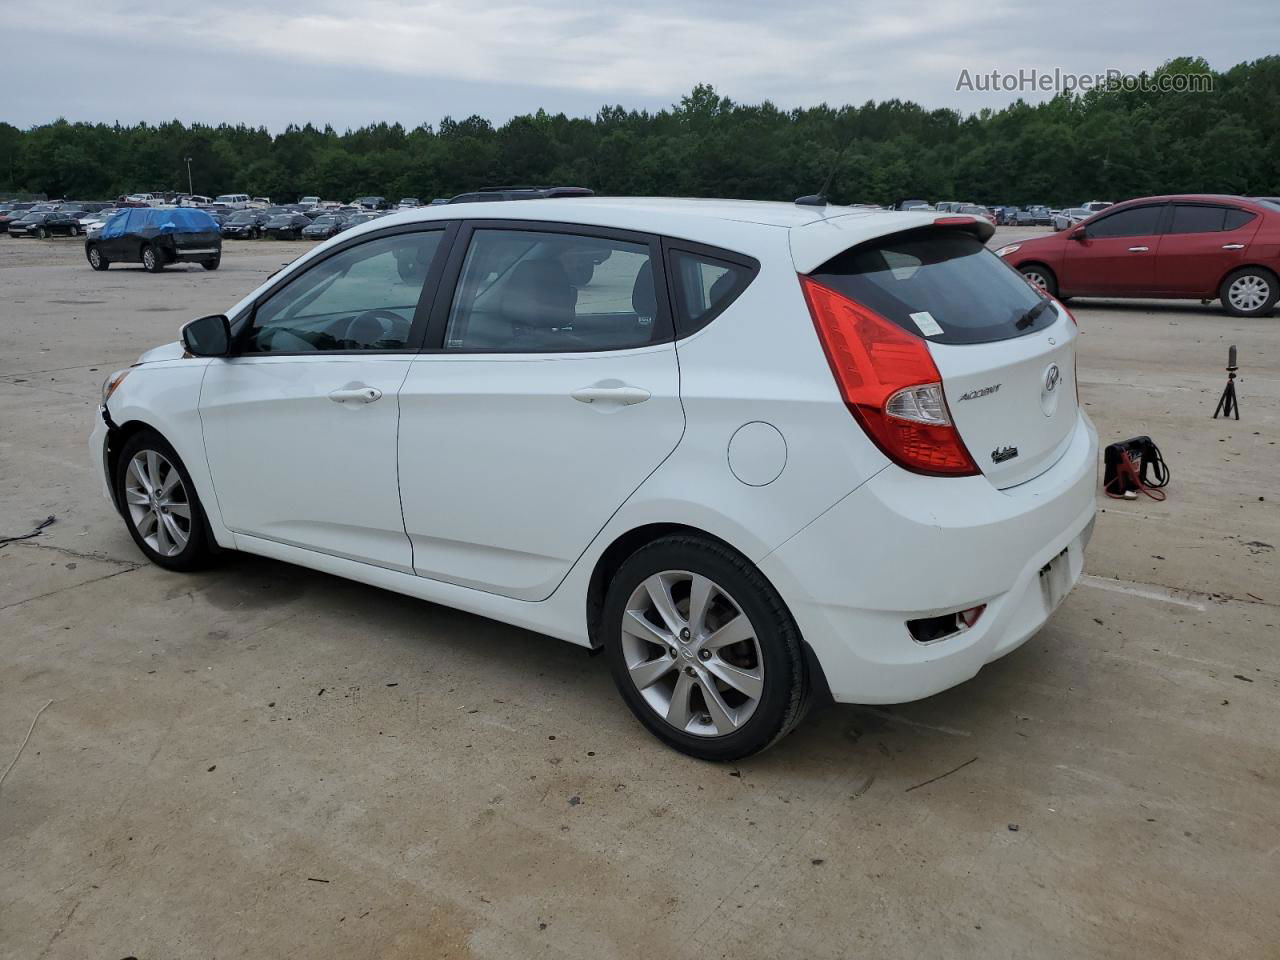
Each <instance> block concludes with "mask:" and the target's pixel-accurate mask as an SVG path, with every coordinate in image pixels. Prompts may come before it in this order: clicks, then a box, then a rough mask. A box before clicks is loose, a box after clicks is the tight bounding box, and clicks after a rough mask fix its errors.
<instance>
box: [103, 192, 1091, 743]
mask: <svg viewBox="0 0 1280 960" xmlns="http://www.w3.org/2000/svg"><path fill="white" fill-rule="evenodd" d="M991 229H992V228H991V227H990V225H989V224H988V223H986V222H985V221H984V220H981V219H976V218H973V217H964V216H955V215H944V216H939V215H937V214H934V213H894V212H868V211H863V210H853V209H850V208H838V207H812V206H798V205H791V204H775V203H748V202H736V201H708V200H660V199H606V198H574V199H564V200H557V199H550V200H541V201H538V202H536V203H519V204H510V203H507V204H503V203H478V204H469V205H467V206H466V207H458V206H433V207H425V208H421V209H417V210H413V211H406V212H404V213H401V214H397V215H393V216H389V217H384V218H381V219H378V220H376V221H374V222H371V223H368V224H365V225H363V226H360V227H357V228H354V229H352V230H351V231H349V232H346V233H342V234H340V235H338V236H337V237H335V238H334V239H332V240H330V241H329V242H327V243H324V244H322V245H320V246H318V247H317V248H315V249H314V250H312V251H310V252H309V253H308V254H306V255H304V256H303V257H301V258H299V259H298V260H296V261H294V262H293V263H292V264H290V265H289V266H288V267H286V268H285V269H284V270H283V271H282V272H280V273H279V274H277V275H275V276H274V277H272V278H271V279H270V280H268V281H267V282H266V283H265V284H264V285H263V286H262V287H260V288H259V289H257V290H255V291H254V292H253V293H252V294H250V295H249V296H248V297H246V298H245V299H244V300H243V301H241V302H240V303H239V304H237V305H236V306H235V307H234V308H233V309H231V310H230V311H229V312H228V314H227V315H226V316H222V315H217V316H212V317H203V318H201V319H199V320H194V321H192V322H191V323H190V324H188V325H187V326H186V327H185V328H184V329H183V340H184V342H183V343H175V344H171V345H169V346H164V347H159V348H157V349H155V350H152V351H150V352H148V353H145V354H143V356H142V357H141V358H140V360H139V361H138V363H137V364H135V365H134V366H133V367H130V368H129V369H127V370H123V371H120V372H118V373H115V374H113V375H112V376H111V377H109V378H108V380H107V382H106V384H104V389H103V403H102V407H101V409H100V411H99V416H98V418H97V422H96V425H95V429H94V431H93V439H92V450H93V456H94V459H95V462H96V464H97V466H98V468H99V469H100V470H102V471H103V476H104V477H105V479H106V485H107V492H108V496H109V497H110V498H111V499H112V501H113V503H114V504H115V505H116V507H117V508H118V510H119V511H120V513H121V514H122V516H123V517H124V520H125V522H126V524H127V525H128V528H129V531H130V533H131V534H132V536H133V538H134V540H135V541H136V542H137V544H138V546H139V547H140V549H141V550H142V552H143V553H145V554H146V555H147V556H148V557H149V558H150V559H151V560H153V561H154V562H155V563H158V564H160V565H161V566H164V567H168V568H170V569H175V570H190V569H193V568H195V567H197V566H199V565H200V564H201V563H202V562H203V561H205V560H206V559H207V558H208V557H209V555H210V553H211V552H213V551H215V550H218V549H233V550H244V551H247V552H251V553H257V554H261V555H263V556H268V557H274V558H277V559H279V560H285V561H288V562H291V563H298V564H302V565H304V566H308V567H312V568H315V569H317V570H323V571H326V572H329V573H333V574H337V575H340V576H345V577H350V578H352V579H355V580H360V581H363V582H365V583H370V584H374V585H377V586H380V587H385V588H387V589H389V590H395V591H398V592H401V593H405V594H409V595H412V596H415V597H420V598H422V599H425V600H430V601H433V602H437V603H442V604H446V605H449V606H454V607H458V608H461V609H464V610H469V611H472V612H474V613H478V614H483V615H485V616H488V617H493V618H495V619H498V620H502V621H506V622H507V623H512V624H516V625H518V626H521V627H525V628H528V629H531V630H536V631H539V632H541V633H546V634H551V635H553V636H556V637H560V638H562V639H565V640H568V641H571V642H573V643H577V644H581V645H583V646H585V647H595V648H600V647H603V649H604V651H605V652H606V653H607V654H608V659H609V662H610V664H611V667H612V672H613V675H614V678H615V680H616V681H617V685H618V688H619V690H620V691H621V693H622V696H623V698H624V699H625V700H626V702H627V704H628V705H629V706H630V707H631V709H632V710H633V711H634V712H635V713H636V715H637V716H638V717H639V718H640V720H641V721H642V722H643V723H644V724H645V726H647V727H648V728H649V729H650V730H651V731H652V732H653V733H655V734H656V735H657V736H658V737H660V738H661V739H662V740H664V741H666V742H667V743H668V744H670V745H672V746H674V747H676V748H677V749H680V750H683V751H685V752H686V753H690V754H692V755H694V756H698V757H703V758H707V759H732V758H736V757H741V756H744V755H746V754H749V753H752V752H754V751H757V750H760V749H763V748H764V747H766V746H768V745H769V744H770V743H772V742H773V741H775V740H777V739H778V738H779V737H781V736H782V735H784V734H785V733H786V732H787V731H788V730H789V729H791V727H792V726H793V725H794V724H795V723H796V722H797V721H798V720H799V719H800V717H801V716H802V715H803V713H804V710H805V707H806V704H807V703H808V702H809V700H810V698H811V696H812V695H814V694H818V695H826V694H828V693H829V694H830V695H831V696H833V697H834V699H836V700H838V701H846V702H860V703H892V702H900V701H906V700H912V699H916V698H919V697H925V696H928V695H930V694H933V693H936V692H938V691H940V690H944V689H946V688H947V687H950V686H952V685H954V684H957V683H960V682H961V681H963V680H966V679H968V678H969V677H972V676H973V675H974V674H975V673H977V672H978V670H979V669H980V668H981V667H982V666H983V664H986V663H989V662H991V661H992V660H994V659H996V658H997V657H1000V656H1002V655H1004V654H1006V653H1008V652H1009V651H1010V650H1013V649H1014V648H1015V647H1017V646H1018V645H1019V644H1021V643H1022V642H1023V641H1025V640H1026V639H1027V638H1028V637H1029V636H1031V635H1032V634H1033V633H1034V632H1035V631H1036V630H1038V629H1039V628H1040V626H1041V625H1042V624H1044V622H1045V620H1046V619H1047V618H1048V617H1049V615H1050V614H1051V613H1052V612H1053V610H1054V608H1055V607H1056V606H1057V605H1058V603H1060V602H1061V600H1062V598H1063V597H1064V596H1065V595H1066V593H1067V591H1068V590H1070V589H1071V587H1072V585H1073V584H1074V583H1075V581H1076V579H1077V578H1078V577H1079V575H1080V570H1081V565H1082V560H1083V551H1084V547H1085V544H1086V543H1087V541H1088V539H1089V535H1090V532H1091V531H1092V527H1093V518H1094V509H1095V507H1094V490H1095V474H1096V458H1097V437H1096V434H1095V432H1094V430H1093V428H1092V426H1091V425H1090V423H1089V421H1088V420H1087V419H1086V417H1085V416H1084V414H1083V412H1082V411H1081V410H1080V408H1079V405H1078V402H1077V395H1076V388H1075V339H1076V327H1075V323H1074V321H1073V319H1072V318H1071V316H1070V315H1069V314H1068V312H1067V310H1066V309H1065V308H1064V307H1063V306H1062V305H1061V304H1059V303H1057V302H1055V301H1052V300H1049V299H1044V298H1042V295H1041V294H1040V293H1038V292H1037V291H1035V290H1033V289H1032V288H1031V287H1030V286H1029V285H1028V284H1027V283H1025V282H1024V281H1023V280H1022V278H1021V277H1019V276H1018V274H1016V273H1015V272H1014V271H1013V270H1011V269H1009V268H1008V267H1007V266H1005V264H1004V263H1002V262H1001V261H1000V260H999V259H997V258H996V257H995V256H994V255H993V254H992V253H990V252H988V251H987V250H986V248H985V247H984V245H983V241H984V240H985V239H986V238H987V237H988V236H989V235H990V233H991Z"/></svg>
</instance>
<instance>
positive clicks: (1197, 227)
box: [1169, 203, 1227, 233]
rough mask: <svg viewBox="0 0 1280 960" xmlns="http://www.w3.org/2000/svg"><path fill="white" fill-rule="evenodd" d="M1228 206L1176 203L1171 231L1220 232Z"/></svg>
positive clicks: (1170, 226)
mask: <svg viewBox="0 0 1280 960" xmlns="http://www.w3.org/2000/svg"><path fill="white" fill-rule="evenodd" d="M1226 214H1227V208H1226V207H1207V206H1203V205H1200V204H1182V203H1179V204H1175V205H1174V208H1173V223H1171V224H1170V225H1169V232H1170V233H1219V232H1220V231H1221V230H1222V223H1223V219H1224V218H1225V217H1226Z"/></svg>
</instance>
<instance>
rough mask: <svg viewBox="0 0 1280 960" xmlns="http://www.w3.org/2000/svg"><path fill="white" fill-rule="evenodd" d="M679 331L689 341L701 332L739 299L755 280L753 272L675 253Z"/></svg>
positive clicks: (674, 269)
mask: <svg viewBox="0 0 1280 960" xmlns="http://www.w3.org/2000/svg"><path fill="white" fill-rule="evenodd" d="M669 259H670V263H671V272H672V277H673V279H674V281H675V295H676V329H677V330H678V331H679V332H680V336H682V337H687V336H688V335H689V334H691V333H694V332H695V331H698V330H701V329H702V328H703V327H705V326H706V325H707V324H708V323H710V322H711V321H712V320H714V319H715V318H716V317H717V316H718V315H719V314H720V313H722V312H723V311H724V309H725V308H726V307H727V306H729V304H731V303H732V302H733V301H734V300H736V299H737V298H738V294H740V293H742V291H743V290H745V289H746V288H747V284H749V283H750V282H751V280H752V277H753V276H754V271H753V270H751V269H750V268H748V267H746V266H744V265H742V264H738V263H730V262H729V261H727V260H719V259H716V258H715V257H709V256H703V255H701V254H696V253H689V252H687V251H684V250H672V251H671V254H670V258H669Z"/></svg>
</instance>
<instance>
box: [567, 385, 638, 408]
mask: <svg viewBox="0 0 1280 960" xmlns="http://www.w3.org/2000/svg"><path fill="white" fill-rule="evenodd" d="M569 396H571V397H573V399H575V400H578V401H580V402H581V403H596V402H597V401H600V402H604V403H616V404H619V405H620V406H624V407H626V406H630V405H631V404H633V403H644V402H645V401H646V400H648V399H649V398H650V397H651V396H653V394H651V393H650V392H649V391H648V390H645V389H644V388H643V387H633V386H630V385H628V384H625V383H622V384H618V385H617V386H612V385H608V386H606V385H604V384H599V383H593V384H592V385H591V386H589V387H579V388H578V389H577V390H574V391H573V393H571V394H569Z"/></svg>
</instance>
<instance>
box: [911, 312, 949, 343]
mask: <svg viewBox="0 0 1280 960" xmlns="http://www.w3.org/2000/svg"><path fill="white" fill-rule="evenodd" d="M911 319H912V320H914V321H915V322H916V326H917V327H919V328H920V332H921V333H923V334H924V335H925V336H926V337H936V336H937V335H938V334H940V333H941V332H942V327H940V326H938V321H937V320H935V319H933V314H932V313H930V312H929V311H928V310H921V311H920V312H919V313H913V314H911Z"/></svg>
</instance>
